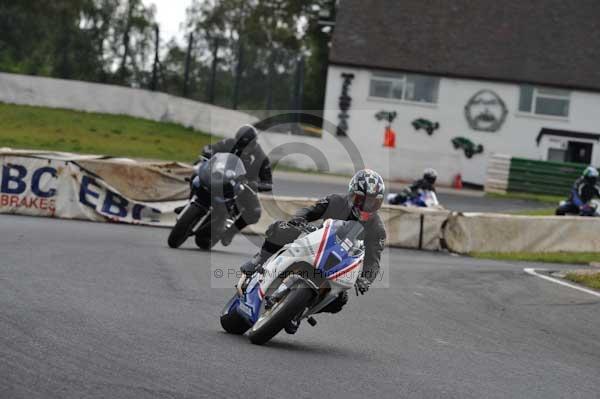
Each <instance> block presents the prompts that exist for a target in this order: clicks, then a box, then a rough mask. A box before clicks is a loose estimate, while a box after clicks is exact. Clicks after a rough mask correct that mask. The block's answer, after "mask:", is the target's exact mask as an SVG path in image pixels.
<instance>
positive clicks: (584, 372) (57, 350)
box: [0, 215, 600, 399]
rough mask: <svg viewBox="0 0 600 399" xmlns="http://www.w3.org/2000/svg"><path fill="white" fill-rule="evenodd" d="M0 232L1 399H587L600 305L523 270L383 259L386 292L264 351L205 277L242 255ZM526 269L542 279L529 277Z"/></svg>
mask: <svg viewBox="0 0 600 399" xmlns="http://www.w3.org/2000/svg"><path fill="white" fill-rule="evenodd" d="M167 234H168V230H166V229H158V228H148V227H135V226H126V225H111V224H101V223H91V222H78V221H61V220H53V219H43V218H30V217H17V216H8V215H2V216H0V254H1V256H0V398H9V399H13V398H15V399H16V398H27V399H32V398H202V397H207V398H237V397H259V398H261V397H272V398H321V397H325V398H330V399H331V398H366V397H376V398H545V399H547V398H597V397H598V395H599V394H598V381H600V301H599V299H598V298H596V297H594V296H591V295H589V294H585V293H582V292H579V291H576V290H573V289H571V288H567V287H562V286H559V285H555V284H552V283H549V282H547V281H544V280H542V279H540V278H537V277H534V276H529V275H526V274H525V273H524V272H523V268H524V267H526V266H529V267H531V265H523V264H520V265H511V264H506V263H501V262H492V261H481V260H474V259H468V258H462V257H455V256H448V255H445V254H429V253H419V252H413V251H403V250H390V251H389V252H387V253H386V255H385V262H384V263H386V264H388V266H389V267H387V268H386V270H385V277H386V278H388V279H389V287H388V288H378V289H375V288H374V289H372V290H371V291H369V292H368V294H367V295H366V296H364V297H360V298H357V297H355V296H354V294H352V297H351V300H350V303H349V304H348V306H347V308H346V309H344V311H343V312H341V313H339V314H337V315H322V316H319V317H317V319H318V321H319V324H318V325H317V327H316V328H311V327H310V326H308V325H302V326H301V328H300V330H299V332H298V333H297V334H296V335H295V336H289V335H286V334H285V333H284V334H282V335H280V336H278V337H276V338H275V339H274V340H273V341H272V342H271V343H270V344H269V345H267V346H264V347H257V346H253V345H251V344H250V343H249V342H248V340H247V339H246V338H245V337H239V336H231V335H228V334H225V333H224V332H222V330H221V327H220V325H219V321H218V314H219V311H220V310H221V308H222V306H223V304H224V303H225V301H226V300H227V299H228V297H229V296H230V295H231V294H232V292H233V290H232V288H229V289H219V288H211V284H212V285H215V284H216V283H215V279H214V277H212V278H211V274H213V273H214V271H215V270H217V269H218V268H221V267H222V268H224V270H226V269H227V268H228V267H233V266H236V265H238V264H239V263H241V262H242V261H243V260H244V259H245V258H246V257H247V256H248V254H249V253H251V252H252V251H253V248H252V245H251V244H250V243H249V242H248V241H247V240H246V239H245V238H244V237H237V238H236V239H235V240H234V243H233V244H232V246H231V247H229V248H227V251H225V250H224V249H223V248H222V247H218V248H217V250H216V251H215V252H213V253H211V254H207V253H202V252H200V251H197V250H195V249H193V248H192V246H191V243H190V245H188V246H187V247H186V248H184V249H180V250H171V249H169V248H167V246H166V237H167ZM538 266H539V265H538Z"/></svg>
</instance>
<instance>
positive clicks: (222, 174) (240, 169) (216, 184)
mask: <svg viewBox="0 0 600 399" xmlns="http://www.w3.org/2000/svg"><path fill="white" fill-rule="evenodd" d="M245 175H246V168H245V167H244V163H243V162H242V160H241V159H240V158H239V157H237V156H235V155H233V154H230V153H218V154H215V155H214V156H213V157H212V158H211V159H210V160H209V161H208V162H206V163H205V164H204V165H203V166H202V167H201V168H200V170H199V173H198V176H199V177H200V182H201V183H202V185H204V186H205V187H210V189H211V191H213V192H214V194H216V195H218V196H222V197H225V196H227V194H228V192H229V190H231V189H232V188H233V187H234V186H235V184H236V183H237V182H238V181H239V180H240V178H241V177H244V176H245Z"/></svg>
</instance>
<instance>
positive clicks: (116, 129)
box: [0, 103, 214, 162]
mask: <svg viewBox="0 0 600 399" xmlns="http://www.w3.org/2000/svg"><path fill="white" fill-rule="evenodd" d="M0 120H1V121H2V124H0V147H12V148H26V149H38V150H55V151H67V152H77V153H86V154H102V155H112V156H123V157H133V158H147V159H164V160H175V161H183V162H189V161H193V160H195V159H196V158H197V156H198V154H199V153H200V150H201V149H202V147H203V146H204V145H206V144H208V143H209V142H210V141H211V136H210V135H208V134H206V133H203V132H198V131H195V130H193V129H191V128H186V127H183V126H181V125H177V124H174V123H162V122H154V121H149V120H146V119H140V118H134V117H130V116H124V115H108V114H97V113H88V112H80V111H72V110H65V109H53V108H44V107H30V106H24V105H13V104H4V103H0ZM213 139H214V138H213Z"/></svg>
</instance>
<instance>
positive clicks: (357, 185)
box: [348, 169, 385, 222]
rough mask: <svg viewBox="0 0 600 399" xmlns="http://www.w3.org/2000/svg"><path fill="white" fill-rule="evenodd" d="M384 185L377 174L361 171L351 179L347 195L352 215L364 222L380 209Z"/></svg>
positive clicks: (367, 170)
mask: <svg viewBox="0 0 600 399" xmlns="http://www.w3.org/2000/svg"><path fill="white" fill-rule="evenodd" d="M384 191H385V185H384V183H383V178H382V177H381V176H380V175H379V173H377V172H375V171H373V170H371V169H363V170H360V171H358V172H356V174H355V175H354V176H353V177H352V180H350V184H349V185H348V194H349V197H348V199H349V201H350V205H351V206H352V213H353V214H354V216H355V217H356V218H357V219H358V220H360V221H362V222H365V221H367V220H369V218H370V217H371V216H372V215H373V214H374V213H375V212H377V211H378V210H379V208H381V204H382V203H383V192H384Z"/></svg>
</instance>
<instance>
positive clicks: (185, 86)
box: [183, 33, 194, 97]
mask: <svg viewBox="0 0 600 399" xmlns="http://www.w3.org/2000/svg"><path fill="white" fill-rule="evenodd" d="M193 44H194V34H193V33H190V36H189V40H188V48H187V54H186V56H185V72H184V74H183V97H187V96H188V91H189V80H190V66H191V63H192V46H193Z"/></svg>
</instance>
